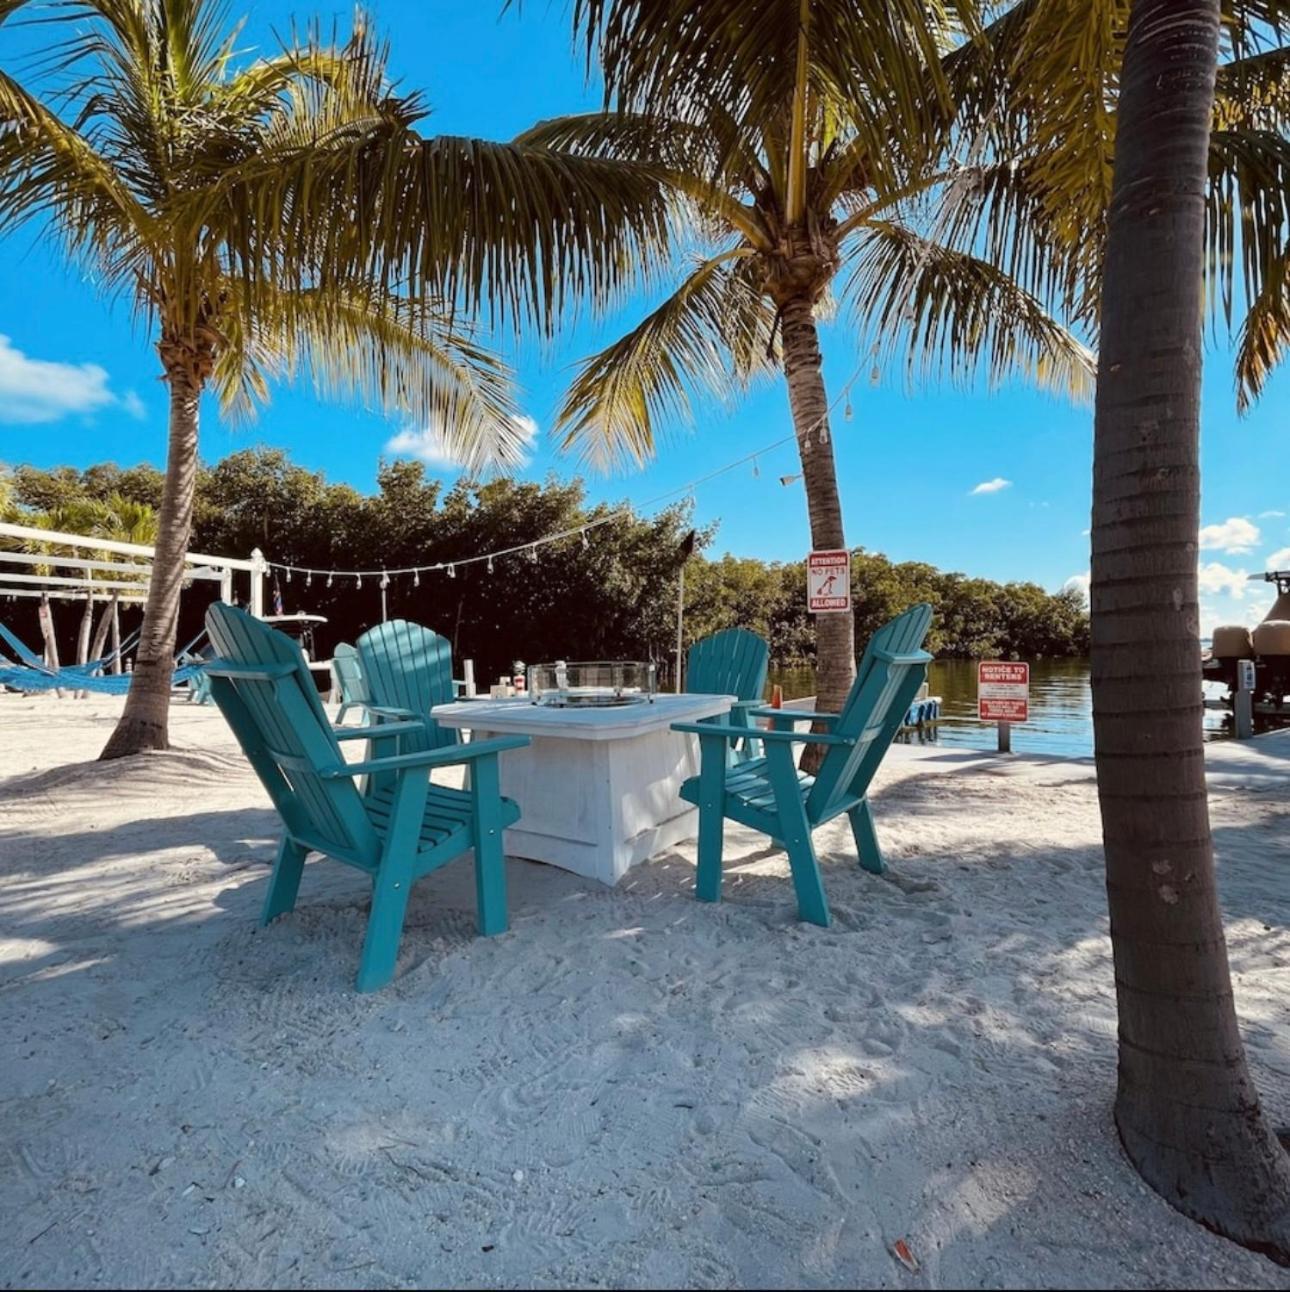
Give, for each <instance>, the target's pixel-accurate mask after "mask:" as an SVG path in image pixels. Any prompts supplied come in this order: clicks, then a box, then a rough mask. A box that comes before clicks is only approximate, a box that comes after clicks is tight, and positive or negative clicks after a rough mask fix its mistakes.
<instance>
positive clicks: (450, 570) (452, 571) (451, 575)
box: [448, 565, 457, 579]
mask: <svg viewBox="0 0 1290 1292" xmlns="http://www.w3.org/2000/svg"><path fill="white" fill-rule="evenodd" d="M448 577H449V578H450V579H455V578H456V577H457V567H456V566H455V565H450V566H449V567H448Z"/></svg>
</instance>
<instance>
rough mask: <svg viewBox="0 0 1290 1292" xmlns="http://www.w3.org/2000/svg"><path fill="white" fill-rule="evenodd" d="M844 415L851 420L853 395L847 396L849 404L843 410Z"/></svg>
mask: <svg viewBox="0 0 1290 1292" xmlns="http://www.w3.org/2000/svg"><path fill="white" fill-rule="evenodd" d="M842 416H843V417H845V418H846V419H847V421H848V422H849V421H850V420H851V396H850V395H848V396H847V406H846V407H845V408H844V409H843V410H842Z"/></svg>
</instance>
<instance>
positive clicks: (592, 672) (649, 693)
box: [528, 659, 658, 709]
mask: <svg viewBox="0 0 1290 1292" xmlns="http://www.w3.org/2000/svg"><path fill="white" fill-rule="evenodd" d="M528 689H529V699H530V701H531V702H532V703H533V704H541V705H547V706H548V707H550V708H556V709H610V708H618V707H621V706H623V705H628V704H653V703H654V696H655V694H656V693H657V690H658V687H657V685H656V669H655V666H654V665H653V664H650V663H647V662H645V661H644V660H588V661H582V662H573V661H571V662H569V663H566V662H565V661H564V660H562V659H558V660H556V661H555V662H554V663H552V664H530V665H529V676H528Z"/></svg>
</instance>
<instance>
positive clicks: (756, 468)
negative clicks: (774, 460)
mask: <svg viewBox="0 0 1290 1292" xmlns="http://www.w3.org/2000/svg"><path fill="white" fill-rule="evenodd" d="M753 475H754V476H760V475H761V467H759V466H758V465H757V459H756V458H753Z"/></svg>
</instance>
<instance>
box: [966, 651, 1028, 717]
mask: <svg viewBox="0 0 1290 1292" xmlns="http://www.w3.org/2000/svg"><path fill="white" fill-rule="evenodd" d="M976 708H977V717H978V718H980V719H981V721H982V722H1027V721H1029V719H1030V665H1029V664H1010V663H1005V662H1003V661H1000V660H984V659H983V660H981V661H979V662H978V664H977V669H976Z"/></svg>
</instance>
